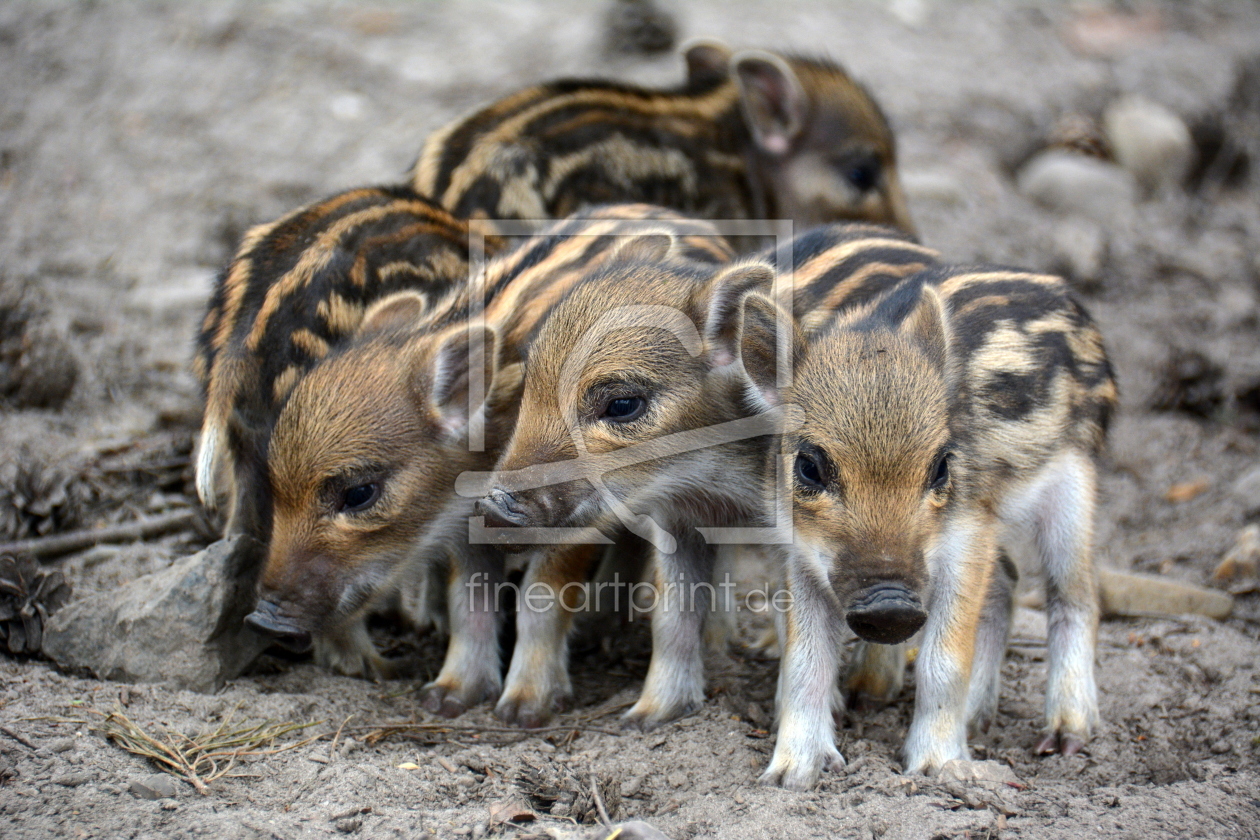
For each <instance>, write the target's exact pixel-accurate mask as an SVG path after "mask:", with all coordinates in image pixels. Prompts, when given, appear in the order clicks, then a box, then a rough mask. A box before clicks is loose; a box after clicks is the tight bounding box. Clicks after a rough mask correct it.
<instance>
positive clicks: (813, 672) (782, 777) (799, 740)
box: [759, 561, 844, 790]
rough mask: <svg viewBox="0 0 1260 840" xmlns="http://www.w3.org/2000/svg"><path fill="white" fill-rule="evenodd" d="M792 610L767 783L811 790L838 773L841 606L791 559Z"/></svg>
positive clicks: (783, 624)
mask: <svg viewBox="0 0 1260 840" xmlns="http://www.w3.org/2000/svg"><path fill="white" fill-rule="evenodd" d="M787 587H788V591H789V593H790V594H791V601H790V604H791V606H790V607H789V609H788V610H787V612H786V613H785V614H784V616H783V619H782V620H781V621H779V622H778V625H779V627H780V628H781V629H780V634H781V635H780V642H781V643H782V644H783V659H782V661H781V663H780V666H779V690H778V710H777V716H778V720H779V735H778V742H777V743H776V744H775V747H774V757H773V758H772V759H771V761H770V767H769V768H768V769H767V770H766V772H765V773H763V774H762V775H761V778H760V780H759V782H760V783H761V784H763V785H778V786H782V787H785V788H790V789H792V790H808V789H809V788H811V787H813V786H814V784H815V783H816V782H817V781H818V774H819V773H820V772H822V771H823V770H824V769H826V770H838V769H840V768H841V767H843V766H844V757H843V756H841V755H840V751H839V750H837V749H836V730H835V720H834V717H833V714H832V712H833V708H832V707H833V705H834V699H833V698H834V695H835V690H836V680H837V679H838V677H839V673H840V633H839V629H838V628H840V627H841V620H840V618H841V617H840V611H839V605H838V604H837V603H836V601H835V598H834V596H831V595H830V593H829V592H828V590H827V588H826V584H825V582H822V581H818V580H815V579H814V578H813V577H811V576H810V575H809V573H808V571H807V570H805V569H802V568H799V567H797V564H796V563H795V562H794V561H789V564H788V574H787Z"/></svg>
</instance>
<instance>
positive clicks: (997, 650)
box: [759, 266, 1116, 788]
mask: <svg viewBox="0 0 1260 840" xmlns="http://www.w3.org/2000/svg"><path fill="white" fill-rule="evenodd" d="M828 297H829V296H828ZM822 299H824V300H825V299H826V297H824V298H822ZM852 300H853V297H852V296H849V297H847V298H843V299H841V300H840V301H839V306H838V307H837V308H835V309H828V308H825V307H824V308H823V309H820V310H817V311H815V312H813V313H811V316H810V317H812V318H813V325H812V326H813V328H812V330H811V331H810V333H809V334H808V335H802V336H801V337H800V338H799V339H798V340H799V342H800V344H799V346H798V348H797V356H798V363H797V365H796V368H795V371H794V379H793V382H792V384H791V386H790V387H788V388H787V389H786V390H785V391H784V392H782V393H781V394H779V395H777V398H778V399H781V400H782V401H783V402H785V403H789V404H792V405H795V406H797V407H798V408H799V409H800V411H801V416H802V417H803V418H804V423H803V426H802V427H801V428H800V429H799V430H798V431H797V432H795V433H793V434H791V435H785V436H784V440H783V442H782V445H783V457H784V459H785V462H786V463H789V464H792V465H793V467H794V469H795V476H796V477H795V482H794V490H793V493H794V509H795V515H794V526H795V532H794V544H793V545H792V546H791V547H790V548H788V549H787V550H786V551H785V552H784V554H785V559H786V579H787V585H788V588H789V590H790V591H791V593H792V599H791V603H792V607H791V609H790V610H789V611H788V613H787V615H786V616H784V620H783V622H782V624H783V629H782V631H781V634H782V637H783V638H782V641H783V645H784V656H783V664H782V672H781V676H780V683H779V685H780V708H779V719H780V729H779V736H778V743H777V745H776V749H775V754H774V758H773V760H772V762H771V765H770V768H769V769H768V770H767V771H766V773H765V775H764V776H763V781H764V782H767V783H771V784H781V785H785V786H787V787H794V788H804V787H809V786H812V785H813V783H814V782H815V780H816V779H817V777H818V773H819V771H820V770H821V769H823V768H824V767H834V766H837V765H839V764H842V763H843V759H842V758H841V757H840V754H839V753H838V752H837V751H836V748H835V743H834V724H833V722H832V721H833V718H832V713H833V711H834V700H833V692H834V687H835V683H836V679H837V676H838V673H839V662H838V658H839V656H838V651H839V650H840V649H841V645H842V642H843V638H844V631H843V624H844V623H845V622H846V621H847V623H848V624H849V626H850V627H851V628H852V630H853V631H854V632H856V633H858V635H859V636H860V637H861V638H863V639H866V640H868V641H871V642H881V643H885V644H892V643H900V642H903V641H905V640H906V639H908V638H909V637H910V635H911V634H913V633H914V632H915V631H916V630H917V629H918V627H919V625H920V624H921V623H922V622H924V621H926V624H925V625H924V629H923V637H922V642H921V650H920V653H919V656H918V659H917V661H916V665H915V673H916V711H915V716H914V721H913V723H912V724H911V727H910V732H909V735H908V737H907V741H906V746H905V769H906V771H907V772H920V773H932V772H935V771H936V770H938V769H940V767H941V766H942V765H943V764H944V763H945V762H946V761H949V760H951V759H956V758H958V759H965V758H967V757H968V752H967V746H966V735H967V729H968V725H971V726H973V727H985V726H987V725H988V723H989V722H990V721H991V720H992V719H993V716H994V715H995V713H996V708H997V699H998V691H999V682H1000V670H1001V663H1002V657H1003V655H1004V652H1005V647H1006V639H1007V635H1008V632H1009V626H1010V616H1011V609H1012V597H1013V585H1014V576H1015V575H1014V571H1013V569H1014V567H1013V566H1012V565H1011V563H1010V561H1009V560H1007V559H1004V551H1011V552H1016V551H1023V552H1027V553H1030V556H1029V557H1028V558H1027V559H1028V560H1030V561H1031V563H1032V565H1034V566H1038V567H1040V568H1041V570H1042V571H1043V572H1044V573H1045V577H1046V589H1047V605H1048V611H1049V623H1050V627H1051V631H1050V638H1049V640H1048V652H1049V661H1050V667H1049V676H1048V685H1047V694H1046V723H1045V726H1046V730H1045V737H1044V738H1043V739H1042V741H1041V743H1040V744H1039V745H1038V750H1039V751H1042V752H1058V751H1062V752H1063V753H1065V754H1071V753H1073V752H1075V751H1077V750H1079V749H1080V748H1081V746H1082V745H1083V744H1084V742H1085V740H1086V739H1087V738H1088V737H1089V734H1090V730H1091V728H1092V727H1093V726H1094V725H1095V724H1096V723H1097V698H1096V690H1095V687H1094V676H1093V669H1094V662H1093V654H1094V635H1095V633H1096V626H1097V619H1098V596H1097V591H1096V582H1095V573H1094V567H1093V561H1092V557H1091V549H1090V542H1091V536H1092V531H1093V518H1094V508H1095V504H1096V489H1095V486H1096V472H1097V461H1098V458H1099V456H1100V453H1101V450H1102V446H1103V441H1104V437H1105V433H1106V428H1107V425H1108V422H1109V419H1110V416H1111V414H1112V413H1113V411H1114V409H1115V405H1116V386H1115V380H1114V376H1113V373H1112V369H1111V366H1110V363H1109V362H1108V360H1107V356H1106V353H1105V351H1104V349H1103V344H1102V339H1101V337H1100V335H1099V333H1098V330H1097V328H1096V327H1095V325H1094V324H1093V322H1092V321H1091V320H1090V318H1089V316H1088V314H1086V312H1085V311H1084V309H1083V308H1082V307H1081V306H1080V304H1079V303H1078V302H1077V301H1076V300H1075V299H1074V297H1073V296H1072V295H1071V293H1070V291H1069V289H1068V287H1067V285H1066V284H1065V283H1064V281H1063V280H1061V279H1060V278H1058V277H1053V276H1049V275H1042V274H1036V273H1032V272H1027V271H1020V270H1016V269H1007V268H997V267H957V266H934V267H930V268H928V269H926V270H924V271H922V272H920V273H918V274H915V275H913V276H912V277H910V278H908V279H906V280H904V281H903V282H901V283H900V284H897V285H895V286H894V287H893V288H892V289H891V290H890V291H888V292H887V293H886V294H884V295H883V296H881V297H877V298H875V299H874V300H873V301H871V302H869V303H867V304H865V305H863V306H860V307H858V308H856V309H854V308H852V307H847V306H846V303H847V302H850V301H852ZM759 385H760V388H761V390H762V391H763V392H771V393H773V391H772V389H773V384H772V382H771V380H769V379H764V378H763V381H762V382H760V383H759ZM1029 549H1031V552H1029ZM873 604H875V605H877V606H872V605H873ZM879 659H880V660H881V662H880V663H879V664H875V665H874V666H871V664H870V663H869V662H868V663H867V667H868V672H867V673H866V674H865V675H864V679H865V681H866V683H867V685H880V686H884V690H889V689H891V691H895V687H896V686H899V685H900V680H901V670H902V668H903V667H904V658H903V657H902V656H901V655H900V654H898V655H895V656H882V657H879ZM877 672H878V673H877Z"/></svg>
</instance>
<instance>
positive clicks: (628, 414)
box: [604, 397, 647, 423]
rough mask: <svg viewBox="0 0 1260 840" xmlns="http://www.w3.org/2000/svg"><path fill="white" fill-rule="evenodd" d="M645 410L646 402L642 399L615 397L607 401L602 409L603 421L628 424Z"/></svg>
mask: <svg viewBox="0 0 1260 840" xmlns="http://www.w3.org/2000/svg"><path fill="white" fill-rule="evenodd" d="M646 408H647V400H645V399H643V397H617V398H616V399H612V400H609V401H608V405H607V406H605V408H604V419H605V420H611V421H613V422H615V423H629V422H630V421H631V420H635V419H637V418H639V417H641V416H642V415H643V412H644V410H646Z"/></svg>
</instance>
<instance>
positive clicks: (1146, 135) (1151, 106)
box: [1103, 96, 1195, 192]
mask: <svg viewBox="0 0 1260 840" xmlns="http://www.w3.org/2000/svg"><path fill="white" fill-rule="evenodd" d="M1103 129H1104V130H1105V131H1106V133H1107V142H1109V143H1110V144H1111V149H1112V151H1113V152H1114V153H1115V156H1116V161H1117V162H1119V164H1120V165H1121V166H1123V167H1124V168H1125V169H1127V170H1129V171H1130V172H1132V173H1133V177H1135V178H1137V180H1138V183H1139V184H1141V185H1142V186H1143V187H1144V188H1146V189H1147V190H1148V191H1151V192H1159V191H1167V190H1169V189H1172V188H1175V187H1179V186H1180V185H1181V183H1182V182H1183V181H1185V179H1186V174H1187V173H1188V172H1189V171H1190V166H1191V164H1192V163H1193V162H1194V156H1195V151H1194V141H1193V140H1192V139H1191V138H1190V129H1189V128H1187V127H1186V124H1185V122H1184V121H1183V120H1182V119H1181V117H1179V116H1177V115H1176V114H1175V113H1173V112H1172V111H1171V110H1169V109H1168V108H1165V107H1164V106H1163V105H1160V104H1159V103H1158V102H1153V101H1151V100H1150V99H1147V98H1146V97H1144V96H1124V97H1121V98H1120V99H1117V100H1116V101H1115V102H1112V103H1111V104H1110V105H1108V106H1107V110H1106V111H1105V112H1104V113H1103Z"/></svg>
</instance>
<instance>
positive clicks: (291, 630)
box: [245, 600, 311, 653]
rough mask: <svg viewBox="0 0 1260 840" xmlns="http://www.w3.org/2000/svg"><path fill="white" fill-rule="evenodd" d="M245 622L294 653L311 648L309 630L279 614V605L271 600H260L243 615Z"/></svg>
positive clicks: (303, 651)
mask: <svg viewBox="0 0 1260 840" xmlns="http://www.w3.org/2000/svg"><path fill="white" fill-rule="evenodd" d="M245 624H246V625H248V626H249V628H250V629H252V630H254V631H256V632H258V633H262V634H263V635H264V636H271V637H272V638H273V639H275V640H276V641H277V642H279V643H280V644H281V645H283V646H284V647H286V648H288V649H289V650H291V651H294V652H295V653H305V652H306V651H308V650H310V649H311V634H310V631H307V630H303V629H302V628H301V627H298V626H297V624H296V623H295V622H294V621H293V619H291V618H288V617H287V616H284V615H281V614H280V607H278V606H277V605H276V604H275V603H273V602H272V601H267V600H260V601H259V602H258V606H257V607H255V608H254V611H253V612H252V613H250V614H249V615H247V616H245Z"/></svg>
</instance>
